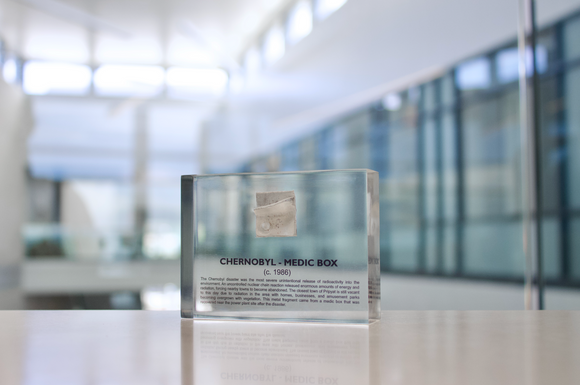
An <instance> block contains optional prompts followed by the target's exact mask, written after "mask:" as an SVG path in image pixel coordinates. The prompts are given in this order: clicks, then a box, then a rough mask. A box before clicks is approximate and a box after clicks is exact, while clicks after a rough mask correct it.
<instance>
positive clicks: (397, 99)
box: [382, 92, 403, 111]
mask: <svg viewBox="0 0 580 385" xmlns="http://www.w3.org/2000/svg"><path fill="white" fill-rule="evenodd" d="M402 105H403V99H402V98H401V95H400V94H399V93H398V92H391V93H390V94H387V95H385V97H384V98H383V100H382V106H383V108H384V109H385V110H387V111H399V110H400V109H401V107H402Z"/></svg>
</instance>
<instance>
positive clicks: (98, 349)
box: [0, 311, 580, 385]
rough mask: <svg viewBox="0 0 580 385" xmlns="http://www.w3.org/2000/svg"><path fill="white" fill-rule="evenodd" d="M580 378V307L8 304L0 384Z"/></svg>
mask: <svg viewBox="0 0 580 385" xmlns="http://www.w3.org/2000/svg"><path fill="white" fill-rule="evenodd" d="M21 383H22V384H59V385H64V384H180V383H181V384H191V383H195V384H338V385H346V384H357V385H365V384H446V385H447V384H462V385H465V384H579V383H580V312H556V311H544V312H524V311H511V312H504V311H497V312H488V311H481V312H457V311H448V312H441V311H433V312H430V311H417V312H383V314H382V320H381V321H380V322H379V323H376V324H373V325H371V326H352V325H329V324H292V323H273V322H234V321H195V322H194V321H191V320H183V321H182V320H181V319H180V318H179V313H178V312H174V311H166V312H146V311H1V312H0V384H21Z"/></svg>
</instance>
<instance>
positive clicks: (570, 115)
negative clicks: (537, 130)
mask: <svg viewBox="0 0 580 385" xmlns="http://www.w3.org/2000/svg"><path fill="white" fill-rule="evenodd" d="M565 83H566V91H565V92H566V95H565V103H566V106H565V111H566V121H567V131H568V138H567V142H568V151H567V152H566V155H567V157H568V175H567V179H568V188H569V190H568V193H569V203H570V206H571V207H573V208H578V207H580V178H578V175H580V108H578V106H579V105H580V68H576V69H574V70H572V71H570V72H568V73H567V74H566V80H565Z"/></svg>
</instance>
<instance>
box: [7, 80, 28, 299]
mask: <svg viewBox="0 0 580 385" xmlns="http://www.w3.org/2000/svg"><path fill="white" fill-rule="evenodd" d="M31 127H32V118H31V114H30V108H29V104H28V100H27V98H26V97H25V96H24V95H23V94H22V92H21V91H20V90H19V89H18V88H17V87H13V86H10V85H8V84H6V83H5V82H4V81H3V80H2V78H1V77H0V309H15V308H19V307H21V305H22V302H21V296H20V293H19V291H18V289H17V287H18V283H19V276H20V265H21V261H22V259H23V256H24V247H23V243H22V237H21V230H22V225H23V224H24V221H25V207H26V206H25V204H26V138H27V137H28V134H29V132H30V130H31Z"/></svg>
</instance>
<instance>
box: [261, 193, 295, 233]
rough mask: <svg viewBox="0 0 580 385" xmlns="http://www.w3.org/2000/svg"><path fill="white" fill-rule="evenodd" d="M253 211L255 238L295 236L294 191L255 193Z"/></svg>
mask: <svg viewBox="0 0 580 385" xmlns="http://www.w3.org/2000/svg"><path fill="white" fill-rule="evenodd" d="M256 203H257V204H258V207H257V208H255V209H254V214H255V215H256V236H257V237H258V238H269V237H295V236H296V196H295V195H294V191H272V192H257V193H256Z"/></svg>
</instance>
